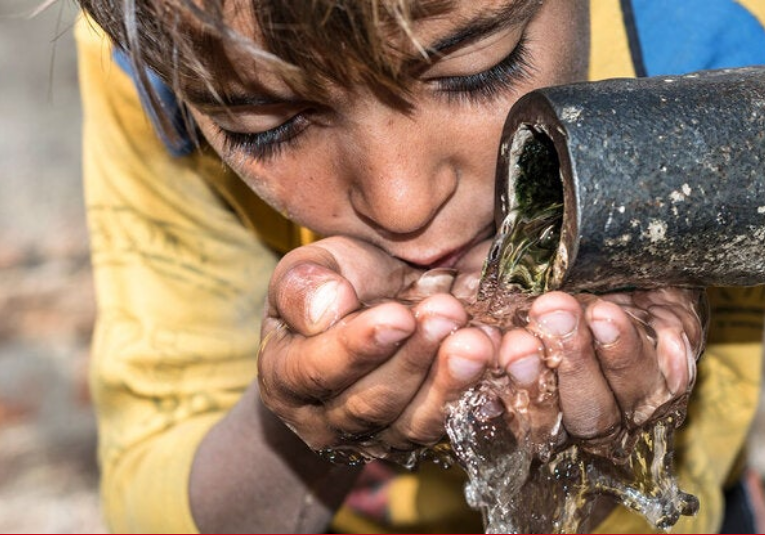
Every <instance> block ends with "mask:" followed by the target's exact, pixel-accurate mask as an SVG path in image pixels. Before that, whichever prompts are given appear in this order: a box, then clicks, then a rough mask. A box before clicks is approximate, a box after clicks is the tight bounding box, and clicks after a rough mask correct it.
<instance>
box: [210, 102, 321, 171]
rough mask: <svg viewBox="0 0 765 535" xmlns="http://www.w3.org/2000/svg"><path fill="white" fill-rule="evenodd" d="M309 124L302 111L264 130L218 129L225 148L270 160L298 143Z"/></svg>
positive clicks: (229, 150)
mask: <svg viewBox="0 0 765 535" xmlns="http://www.w3.org/2000/svg"><path fill="white" fill-rule="evenodd" d="M308 124H309V122H308V119H307V117H306V112H301V113H298V114H297V115H294V116H293V117H290V118H289V119H288V120H287V121H285V122H283V123H282V124H280V125H279V126H277V127H275V128H271V129H269V130H266V131H264V132H231V131H230V130H224V129H223V128H220V127H218V131H219V133H220V134H221V135H222V136H223V148H224V150H226V151H228V152H246V153H247V154H248V155H250V156H254V157H255V158H258V159H260V160H268V159H271V158H276V157H277V156H279V154H280V153H281V151H283V150H285V149H287V148H288V147H289V146H290V145H291V144H292V143H296V142H297V140H298V136H299V135H300V133H301V132H302V131H303V130H304V129H305V128H306V127H307V126H308Z"/></svg>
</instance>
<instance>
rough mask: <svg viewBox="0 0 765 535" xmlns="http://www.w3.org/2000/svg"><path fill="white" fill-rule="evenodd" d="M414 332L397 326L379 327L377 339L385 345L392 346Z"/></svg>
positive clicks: (376, 333)
mask: <svg viewBox="0 0 765 535" xmlns="http://www.w3.org/2000/svg"><path fill="white" fill-rule="evenodd" d="M411 334H412V333H411V332H410V331H404V330H401V329H397V328H395V327H383V328H378V329H377V331H376V332H375V340H376V341H377V343H378V344H379V345H381V346H383V347H385V346H392V345H396V344H398V343H400V342H401V341H403V340H405V339H406V338H408V337H409V336H410V335H411Z"/></svg>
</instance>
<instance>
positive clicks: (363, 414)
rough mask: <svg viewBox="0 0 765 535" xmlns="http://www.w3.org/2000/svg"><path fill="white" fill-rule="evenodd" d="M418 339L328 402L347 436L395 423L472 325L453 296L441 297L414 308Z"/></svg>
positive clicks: (332, 421)
mask: <svg viewBox="0 0 765 535" xmlns="http://www.w3.org/2000/svg"><path fill="white" fill-rule="evenodd" d="M413 311H414V316H415V318H416V319H417V329H416V331H415V333H414V334H413V335H412V336H411V337H410V338H409V339H407V340H406V342H405V343H404V344H402V345H401V346H400V347H399V349H398V351H397V352H396V354H395V355H393V356H392V357H391V358H389V359H388V360H387V361H385V362H384V363H382V364H381V365H380V366H379V367H377V368H375V369H373V370H371V371H370V372H369V373H367V374H366V375H365V376H364V377H362V378H361V379H360V380H359V381H357V382H355V383H354V384H352V385H351V386H349V387H348V388H347V389H346V390H344V391H343V392H342V393H341V394H339V395H338V396H337V397H335V398H333V399H332V400H330V401H329V402H327V404H326V407H327V420H328V422H330V424H331V425H333V426H334V427H335V428H337V429H341V430H343V432H345V433H350V434H356V433H369V432H372V431H375V430H378V429H380V428H382V427H384V426H386V425H388V424H390V423H391V422H393V421H394V420H396V419H397V418H398V417H399V415H400V414H401V413H402V411H403V410H404V409H405V407H406V406H407V405H408V404H409V403H410V401H411V400H412V398H413V397H414V395H415V394H416V393H417V391H418V389H419V388H420V386H421V384H422V382H423V381H424V380H425V378H426V377H427V375H428V370H429V369H430V367H431V364H432V362H433V359H434V358H435V356H436V354H437V352H438V348H439V346H440V344H441V342H442V341H443V340H444V339H445V338H446V337H447V336H449V335H450V334H452V333H453V332H455V331H456V330H457V329H459V328H461V327H463V326H464V325H465V324H466V323H467V320H468V317H467V313H466V312H465V310H464V308H463V307H462V305H461V304H460V303H459V301H457V300H456V299H455V298H454V297H452V296H450V295H445V294H441V295H436V296H433V297H430V298H427V299H425V300H424V301H422V302H420V303H419V304H418V305H417V306H415V308H414V310H413Z"/></svg>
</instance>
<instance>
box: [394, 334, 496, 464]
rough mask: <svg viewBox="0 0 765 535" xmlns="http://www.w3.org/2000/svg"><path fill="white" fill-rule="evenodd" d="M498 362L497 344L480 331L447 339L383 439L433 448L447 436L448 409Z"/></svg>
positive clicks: (403, 445) (406, 445) (453, 335)
mask: <svg viewBox="0 0 765 535" xmlns="http://www.w3.org/2000/svg"><path fill="white" fill-rule="evenodd" d="M493 359H494V345H493V343H492V341H491V340H490V339H489V337H488V336H487V335H486V334H485V333H484V332H483V331H482V330H480V329H477V328H474V327H468V328H464V329H460V330H458V331H457V332H455V333H454V334H452V335H451V336H449V337H447V338H446V339H445V340H444V341H443V343H442V344H441V347H440V349H439V351H438V357H437V359H436V361H435V362H434V363H433V366H432V367H431V369H430V371H429V373H428V376H427V378H426V379H425V381H424V382H423V384H422V385H421V387H420V389H419V390H418V391H417V394H416V395H415V396H414V398H413V399H412V401H411V403H410V404H409V405H408V406H407V408H406V409H405V410H404V412H403V413H402V414H401V416H400V417H399V418H398V419H397V420H396V421H395V422H394V423H393V424H392V425H391V426H390V427H389V428H388V429H386V430H385V431H383V432H382V433H381V434H380V438H381V439H382V440H384V441H386V442H387V443H389V444H391V445H393V446H394V447H398V448H400V449H409V448H411V445H412V444H421V445H432V444H435V443H436V442H437V441H438V440H439V439H441V438H442V437H443V436H444V433H445V429H444V418H445V410H446V409H445V407H446V404H447V403H448V402H450V401H454V400H456V399H458V398H459V397H460V396H461V395H462V393H463V392H464V391H465V390H467V389H468V388H470V387H471V386H472V385H474V384H475V382H476V381H478V379H480V378H481V377H482V376H483V374H484V372H485V371H486V370H487V368H488V367H489V366H490V365H491V364H492V362H493Z"/></svg>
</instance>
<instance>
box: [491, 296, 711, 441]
mask: <svg viewBox="0 0 765 535" xmlns="http://www.w3.org/2000/svg"><path fill="white" fill-rule="evenodd" d="M701 292H702V291H701V290H698V291H697V290H684V289H660V290H653V291H637V292H632V293H615V294H609V295H603V296H599V297H595V296H591V295H579V296H576V297H574V296H571V295H568V294H565V293H562V292H551V293H548V294H545V295H543V296H541V297H539V298H537V299H536V300H535V301H534V302H533V304H532V305H531V308H530V309H529V313H528V316H529V323H528V326H527V327H526V328H525V329H521V328H517V329H512V330H510V331H508V332H506V333H505V334H504V335H503V338H502V343H501V345H500V352H499V361H500V365H501V366H502V367H503V369H504V370H505V371H506V372H507V373H508V375H509V376H510V378H511V380H512V381H513V383H514V384H515V386H516V388H520V389H526V390H528V391H529V394H530V399H531V406H530V417H531V419H532V422H533V427H534V432H535V433H537V434H538V435H539V436H543V435H544V434H545V433H550V432H551V430H553V429H554V428H555V425H556V423H557V419H558V417H559V414H560V415H562V420H561V422H560V423H562V427H561V428H560V432H559V434H558V437H557V438H558V441H559V443H565V442H568V441H575V442H577V443H581V444H583V445H584V446H585V447H589V448H590V449H591V450H592V451H599V450H600V449H601V448H605V451H607V450H608V448H609V443H610V442H613V441H614V440H618V439H619V438H620V437H623V436H624V435H625V433H628V432H629V431H632V430H634V429H636V428H638V427H640V426H641V425H643V424H646V423H647V422H650V421H653V420H655V419H658V418H660V417H662V416H663V415H665V414H666V413H667V411H668V408H669V407H672V406H673V404H675V405H676V404H677V403H678V402H681V401H682V400H683V398H684V397H687V394H688V393H689V392H690V390H691V388H692V386H693V383H694V381H695V376H696V359H697V358H698V356H699V355H700V353H701V350H702V346H703V335H704V332H703V331H704V327H703V323H704V320H703V319H702V318H701V317H700V316H701V315H702V314H700V313H699V306H700V303H701V302H702V300H703V299H702V297H703V296H702V293H701ZM550 367H552V368H556V369H557V379H558V399H557V401H558V403H557V404H554V403H553V404H551V403H549V402H547V401H549V398H545V397H544V396H542V395H540V394H541V393H540V392H538V390H539V389H538V379H539V377H540V374H541V373H542V372H543V371H544V370H546V369H548V368H550Z"/></svg>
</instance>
